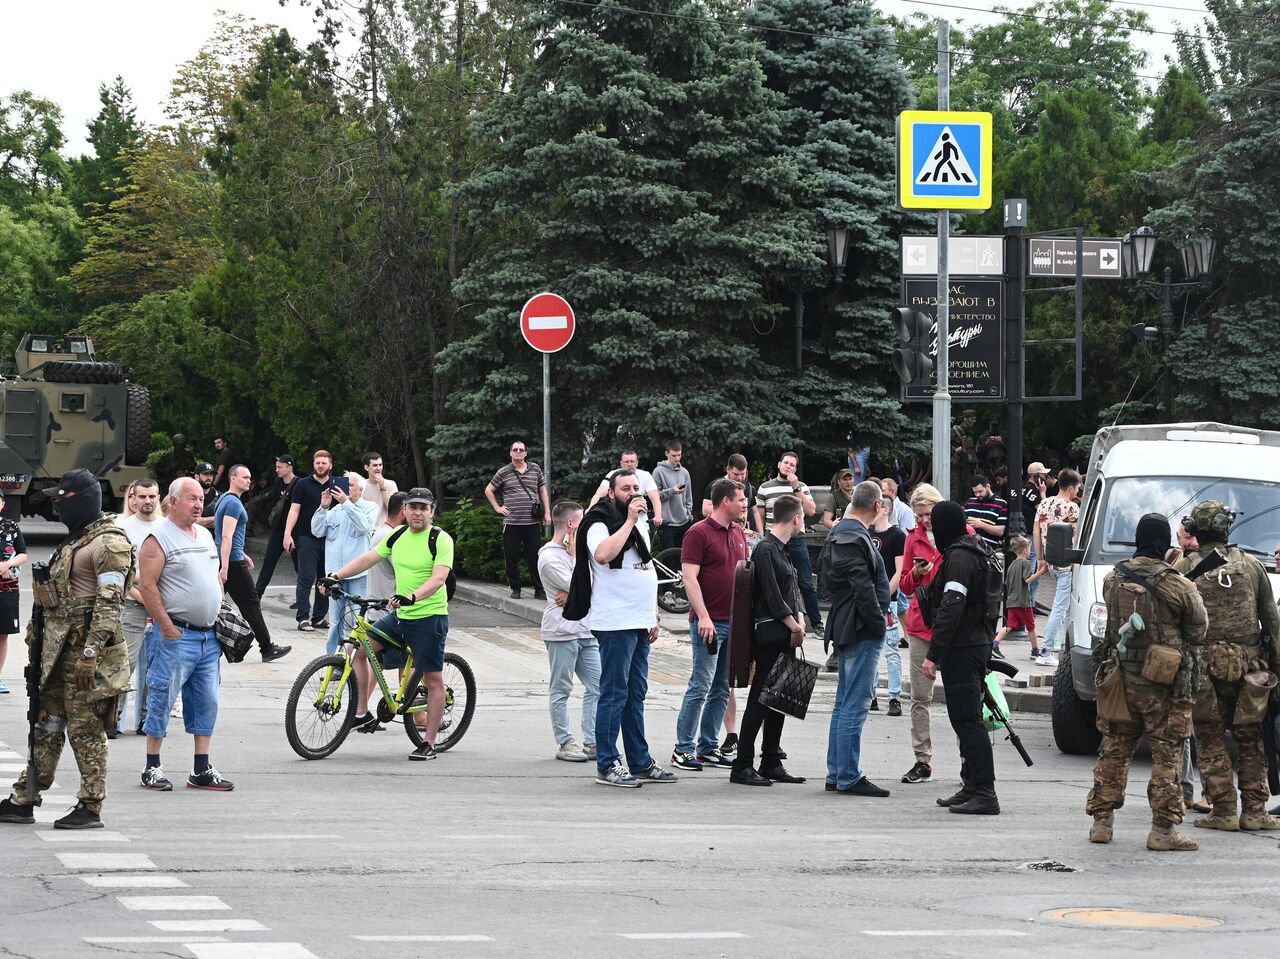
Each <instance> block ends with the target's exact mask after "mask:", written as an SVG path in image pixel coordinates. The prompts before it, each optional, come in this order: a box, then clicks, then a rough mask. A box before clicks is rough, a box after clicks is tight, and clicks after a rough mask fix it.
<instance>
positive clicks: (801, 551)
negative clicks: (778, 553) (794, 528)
mask: <svg viewBox="0 0 1280 959" xmlns="http://www.w3.org/2000/svg"><path fill="white" fill-rule="evenodd" d="M787 553H788V554H789V555H790V556H791V564H792V565H793V566H795V568H796V579H798V580H799V581H800V598H801V599H803V600H804V611H805V614H806V615H808V617H809V625H810V626H817V625H819V624H820V623H821V622H822V610H821V609H819V608H818V591H817V590H816V589H814V588H813V563H812V562H811V561H810V560H809V547H808V546H807V545H806V544H805V543H804V541H803V540H801V539H800V538H799V537H798V536H797V537H792V538H791V539H790V540H788V541H787Z"/></svg>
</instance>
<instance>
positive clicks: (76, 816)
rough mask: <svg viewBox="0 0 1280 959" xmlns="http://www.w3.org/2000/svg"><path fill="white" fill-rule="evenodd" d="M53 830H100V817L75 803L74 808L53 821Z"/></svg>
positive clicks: (83, 805)
mask: <svg viewBox="0 0 1280 959" xmlns="http://www.w3.org/2000/svg"><path fill="white" fill-rule="evenodd" d="M53 828H54V829H101V828H102V817H101V816H99V815H98V814H97V813H96V812H94V811H93V810H92V809H90V808H89V807H88V806H86V805H85V804H84V803H82V802H81V803H76V805H75V808H74V809H72V810H71V812H69V813H67V814H66V815H65V816H63V817H62V818H61V819H57V820H54V823H53Z"/></svg>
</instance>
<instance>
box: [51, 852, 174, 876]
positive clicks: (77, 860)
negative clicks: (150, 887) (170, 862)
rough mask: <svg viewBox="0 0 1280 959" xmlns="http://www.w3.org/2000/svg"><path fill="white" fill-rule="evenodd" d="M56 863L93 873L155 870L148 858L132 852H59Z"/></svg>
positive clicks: (153, 864)
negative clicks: (116, 870)
mask: <svg viewBox="0 0 1280 959" xmlns="http://www.w3.org/2000/svg"><path fill="white" fill-rule="evenodd" d="M57 856H58V861H59V862H60V863H62V865H63V867H64V868H66V869H91V870H93V871H94V872H101V871H103V870H111V869H119V870H122V871H129V872H138V871H141V870H145V869H155V868H156V864H155V863H153V862H152V861H151V857H150V856H146V855H143V854H142V853H133V852H60V853H58V854H57Z"/></svg>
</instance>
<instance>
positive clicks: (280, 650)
mask: <svg viewBox="0 0 1280 959" xmlns="http://www.w3.org/2000/svg"><path fill="white" fill-rule="evenodd" d="M292 649H293V647H292V646H279V645H277V644H275V643H272V644H271V645H270V646H265V647H263V649H262V661H263V662H264V663H269V662H272V661H273V660H276V659H282V658H284V657H285V656H288V655H289V652H290V650H292Z"/></svg>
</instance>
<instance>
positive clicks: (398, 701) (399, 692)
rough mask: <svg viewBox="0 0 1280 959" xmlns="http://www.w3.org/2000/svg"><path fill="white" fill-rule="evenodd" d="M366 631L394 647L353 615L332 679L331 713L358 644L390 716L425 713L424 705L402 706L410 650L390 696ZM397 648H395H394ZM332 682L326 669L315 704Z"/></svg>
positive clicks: (410, 662) (409, 670)
mask: <svg viewBox="0 0 1280 959" xmlns="http://www.w3.org/2000/svg"><path fill="white" fill-rule="evenodd" d="M370 632H373V633H377V635H378V637H379V638H380V639H381V641H382V642H384V643H386V644H388V645H390V646H397V644H396V643H395V641H394V640H392V639H390V638H389V637H388V636H386V635H385V634H384V633H380V632H378V629H377V627H375V626H374V625H373V624H372V623H370V622H369V621H368V620H367V619H366V618H365V617H364V616H363V615H362V614H360V613H357V614H356V625H355V628H353V629H352V630H351V635H350V636H349V637H347V639H346V640H345V641H344V643H343V646H344V647H345V652H343V654H342V658H343V660H344V663H343V667H342V673H341V675H339V676H338V677H336V683H337V685H336V686H335V687H334V688H335V694H334V698H333V701H332V703H331V704H330V705H331V706H332V708H333V709H334V711H336V710H337V708H338V697H339V696H340V695H341V691H342V690H343V689H345V688H346V685H347V680H348V679H349V678H350V677H351V673H352V671H353V669H354V666H353V657H354V646H355V645H356V644H358V645H359V646H360V648H361V649H363V650H364V654H365V656H366V657H367V658H368V660H369V665H370V666H372V667H373V675H374V676H375V677H376V678H377V680H378V688H379V689H381V690H382V698H383V699H384V700H386V703H387V705H388V706H391V707H393V708H392V713H393V715H396V716H407V715H411V714H413V713H420V712H425V711H426V709H427V706H426V704H425V703H423V704H422V705H420V706H405V704H404V699H405V693H406V692H407V691H408V685H409V677H410V676H412V675H413V651H412V650H410V649H405V651H404V652H405V664H404V667H403V668H402V669H401V670H400V684H399V686H398V688H397V689H396V692H395V693H394V694H392V692H391V687H390V686H389V685H388V684H387V675H386V673H385V672H383V669H382V664H381V663H380V662H378V657H377V655H376V654H375V653H374V649H373V645H372V639H371V638H370V636H369V633H370ZM397 648H399V647H398V646H397ZM333 682H335V677H334V674H333V671H332V670H330V672H329V675H328V676H327V677H325V679H324V681H323V682H322V683H321V684H320V693H319V696H318V697H317V698H316V702H317V704H318V703H321V702H323V701H324V699H325V696H326V695H327V694H328V692H329V685H330V684H331V683H333Z"/></svg>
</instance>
